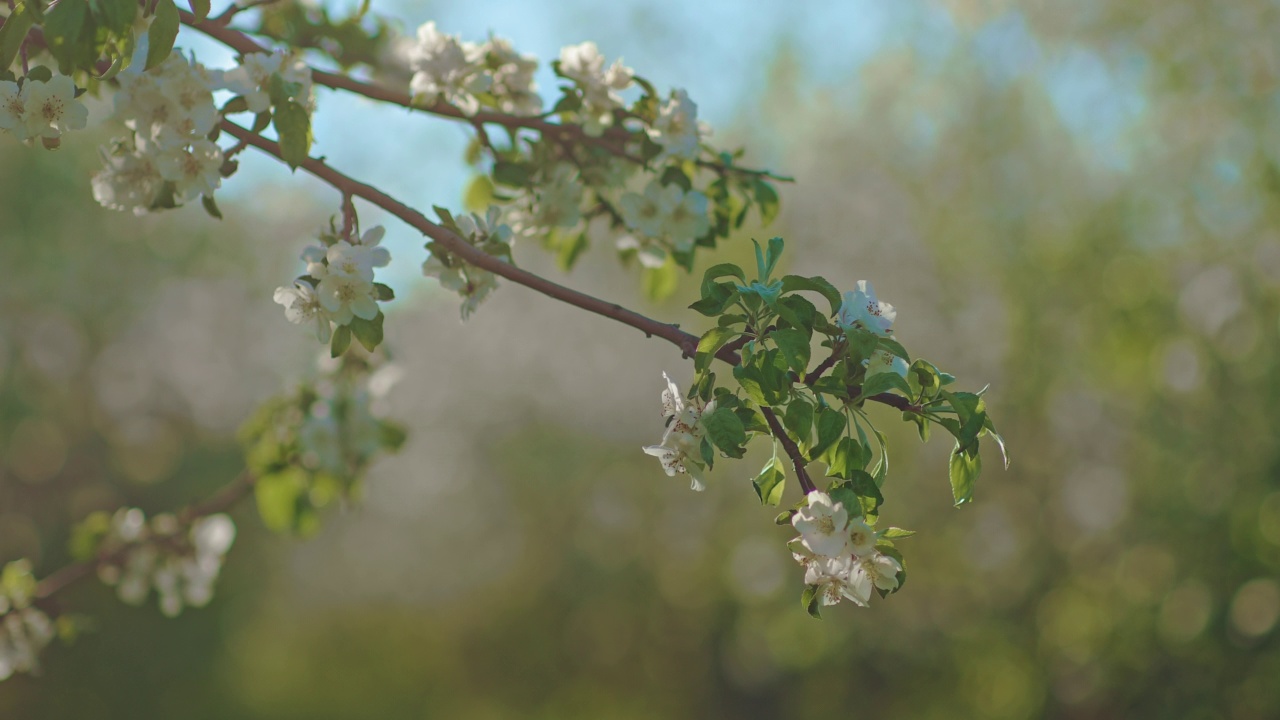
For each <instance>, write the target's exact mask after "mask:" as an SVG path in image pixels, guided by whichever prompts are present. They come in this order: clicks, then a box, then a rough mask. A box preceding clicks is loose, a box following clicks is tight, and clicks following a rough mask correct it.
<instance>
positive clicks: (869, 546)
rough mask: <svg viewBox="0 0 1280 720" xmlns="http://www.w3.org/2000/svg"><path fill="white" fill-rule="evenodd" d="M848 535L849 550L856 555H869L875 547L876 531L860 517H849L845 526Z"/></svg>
mask: <svg viewBox="0 0 1280 720" xmlns="http://www.w3.org/2000/svg"><path fill="white" fill-rule="evenodd" d="M846 534H847V535H848V536H849V551H850V552H852V553H853V554H854V555H856V556H858V557H863V556H865V555H870V554H871V553H873V552H875V549H876V539H877V538H876V531H875V530H873V529H871V526H870V525H868V524H866V523H865V522H863V520H862V518H856V517H855V518H849V524H848V525H847V526H846Z"/></svg>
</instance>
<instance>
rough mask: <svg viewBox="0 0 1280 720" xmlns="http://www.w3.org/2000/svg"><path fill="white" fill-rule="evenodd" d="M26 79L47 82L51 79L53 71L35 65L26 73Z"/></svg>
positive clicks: (43, 66)
mask: <svg viewBox="0 0 1280 720" xmlns="http://www.w3.org/2000/svg"><path fill="white" fill-rule="evenodd" d="M27 79H28V80H38V81H40V82H49V81H50V80H52V79H53V71H52V70H50V69H49V68H48V66H46V65H37V66H35V67H33V68H31V71H30V72H28V73H27Z"/></svg>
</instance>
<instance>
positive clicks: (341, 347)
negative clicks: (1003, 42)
mask: <svg viewBox="0 0 1280 720" xmlns="http://www.w3.org/2000/svg"><path fill="white" fill-rule="evenodd" d="M349 347H351V328H350V327H349V326H347V325H339V326H338V329H337V330H334V331H333V340H332V342H331V344H330V345H329V356H330V357H338V356H340V355H342V353H344V352H346V351H347V348H349Z"/></svg>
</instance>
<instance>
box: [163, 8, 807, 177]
mask: <svg viewBox="0 0 1280 720" xmlns="http://www.w3.org/2000/svg"><path fill="white" fill-rule="evenodd" d="M178 17H179V18H181V20H182V23H183V24H184V25H187V26H188V27H191V28H193V29H195V30H199V31H200V32H202V33H204V34H205V35H208V36H209V37H211V38H213V39H215V40H217V41H219V42H221V43H222V44H224V45H226V46H227V47H229V48H231V49H232V50H235V51H236V52H238V53H240V54H241V55H248V54H250V53H266V52H270V50H269V49H268V48H266V47H264V46H262V45H260V44H258V42H257V41H255V40H253V39H252V38H250V37H249V36H248V35H246V34H244V33H243V32H241V31H239V30H236V29H234V28H231V27H228V26H227V23H226V22H223V21H222V20H221V19H220V18H213V19H206V20H198V19H197V18H196V16H195V15H193V14H191V13H189V12H187V11H185V10H179V11H178ZM311 78H312V80H313V81H314V82H315V83H316V84H317V85H323V86H324V87H327V88H330V89H333V90H345V91H347V92H351V93H354V94H356V95H361V96H364V97H366V98H369V99H370V100H377V101H379V102H385V103H389V104H392V105H399V106H401V107H404V108H408V109H410V110H415V111H418V112H424V113H428V114H431V115H438V116H440V117H446V118H450V119H454V120H462V121H464V122H467V123H470V124H471V125H473V126H475V127H476V128H477V131H478V132H480V133H483V132H484V129H483V126H484V125H500V126H502V127H504V128H507V129H509V130H520V129H524V130H533V131H536V132H538V133H541V134H543V135H545V136H548V137H552V138H557V139H561V140H564V141H571V142H576V143H582V144H586V145H596V146H600V147H603V148H605V149H607V150H609V151H610V152H612V153H613V154H614V155H616V156H618V157H621V158H624V159H627V160H630V161H632V162H635V163H639V164H644V161H643V160H641V159H639V158H636V157H634V156H632V155H629V154H627V153H626V152H625V150H624V149H623V147H622V144H623V143H624V142H625V141H626V140H627V139H628V137H629V136H630V133H628V132H627V131H626V130H623V129H622V128H619V127H610V128H606V129H605V130H604V132H603V133H602V134H601V135H600V136H598V137H597V136H592V135H589V134H587V132H586V131H585V130H584V129H583V128H582V126H581V125H576V124H573V123H554V122H548V121H546V120H543V119H542V118H540V117H538V116H526V115H514V114H508V113H499V112H490V111H484V110H482V111H479V112H477V113H475V114H473V115H467V114H466V113H464V112H463V111H462V110H460V109H458V108H456V107H454V106H452V105H450V104H448V103H444V102H432V103H426V104H424V103H421V102H414V100H413V97H412V96H411V95H410V94H409V93H406V92H401V91H399V90H393V89H391V88H387V87H383V86H381V85H377V84H374V83H369V82H362V81H360V80H356V79H355V78H352V77H350V76H348V75H343V74H341V73H333V72H328V71H325V70H317V69H315V68H312V69H311ZM695 162H696V164H697V165H698V166H699V167H703V168H707V169H709V170H713V171H715V172H718V173H722V174H724V173H733V174H737V175H745V176H757V177H763V178H770V179H773V180H778V181H782V182H794V178H790V177H787V176H785V175H777V174H775V173H773V172H770V171H768V170H760V169H754V168H745V167H738V166H737V165H726V164H724V163H719V162H714V161H709V160H703V159H698V160H696V161H695Z"/></svg>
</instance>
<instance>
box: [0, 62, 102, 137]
mask: <svg viewBox="0 0 1280 720" xmlns="http://www.w3.org/2000/svg"><path fill="white" fill-rule="evenodd" d="M88 119H89V110H88V109H87V108H86V107H85V106H84V103H82V102H80V101H79V100H77V99H76V86H75V83H73V82H72V81H71V78H69V77H67V76H66V75H56V76H53V77H51V78H49V79H48V80H38V79H34V78H31V77H26V78H22V80H21V83H17V82H13V81H11V80H0V131H3V132H6V133H8V134H10V135H12V136H14V137H15V138H17V139H18V140H21V141H23V142H29V143H30V142H35V139H36V138H40V142H41V144H43V145H44V147H46V148H48V149H50V150H52V149H55V148H57V147H58V145H59V144H60V143H61V138H62V133H64V132H68V131H70V130H83V129H84V126H85V123H86V122H87V121H88Z"/></svg>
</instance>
